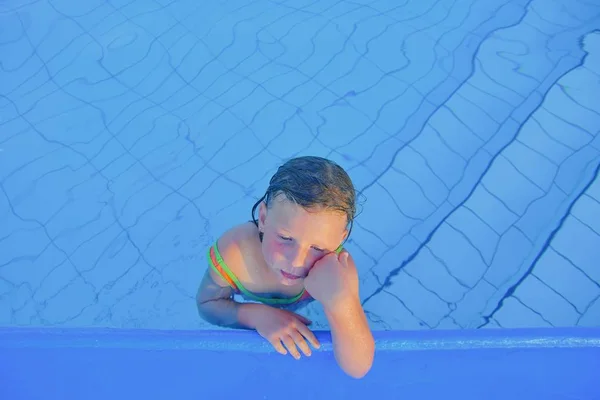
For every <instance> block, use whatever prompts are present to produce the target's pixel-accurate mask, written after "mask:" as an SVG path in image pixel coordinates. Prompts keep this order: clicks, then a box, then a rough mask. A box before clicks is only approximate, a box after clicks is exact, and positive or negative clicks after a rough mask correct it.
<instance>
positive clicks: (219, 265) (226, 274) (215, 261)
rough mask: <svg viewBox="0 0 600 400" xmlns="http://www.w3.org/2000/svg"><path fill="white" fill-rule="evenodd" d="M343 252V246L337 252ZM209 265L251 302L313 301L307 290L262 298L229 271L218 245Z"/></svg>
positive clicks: (213, 247)
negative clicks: (291, 295) (290, 294)
mask: <svg viewBox="0 0 600 400" xmlns="http://www.w3.org/2000/svg"><path fill="white" fill-rule="evenodd" d="M342 250H343V247H342V245H340V246H339V247H338V248H337V249H336V250H335V252H336V253H337V254H340V252H341V251H342ZM207 256H208V264H209V265H210V267H211V268H212V269H213V271H215V272H216V273H217V274H219V275H220V276H221V277H222V278H223V279H224V280H225V281H226V282H227V283H228V284H229V286H231V287H232V288H233V290H234V291H235V293H236V294H241V295H243V296H244V297H246V298H247V299H249V300H254V301H258V302H261V303H264V304H269V305H292V304H297V303H299V302H301V301H303V300H307V299H311V296H310V294H309V293H308V292H307V291H306V289H302V291H301V292H300V293H298V294H297V295H296V296H294V297H262V296H258V295H256V294H254V293H252V292H250V291H249V290H248V289H246V288H245V287H244V285H242V283H241V282H240V281H239V280H238V278H237V277H236V276H235V274H234V273H233V272H231V270H230V269H229V267H228V266H227V264H225V261H224V260H223V257H221V254H220V253H219V249H218V248H217V243H216V242H215V243H214V244H213V245H212V246H211V247H210V249H209V250H208V254H207Z"/></svg>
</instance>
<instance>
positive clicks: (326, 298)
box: [304, 250, 359, 309]
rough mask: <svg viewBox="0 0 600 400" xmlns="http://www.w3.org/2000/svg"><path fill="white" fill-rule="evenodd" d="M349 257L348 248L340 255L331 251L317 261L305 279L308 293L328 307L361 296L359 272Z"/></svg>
mask: <svg viewBox="0 0 600 400" xmlns="http://www.w3.org/2000/svg"><path fill="white" fill-rule="evenodd" d="M349 257H350V253H348V252H347V251H346V250H343V251H342V252H341V253H340V254H339V256H338V255H337V254H336V253H329V254H327V255H326V256H325V257H323V258H321V259H320V260H319V261H317V262H316V263H315V265H314V266H313V267H312V269H311V270H310V272H309V273H308V276H307V277H306V278H305V279H304V287H305V288H306V290H307V291H308V293H310V295H311V296H312V297H313V298H314V299H315V300H317V301H319V302H320V303H321V304H322V305H323V307H324V308H326V309H327V308H334V307H335V306H336V305H337V304H340V303H341V302H344V301H346V300H348V299H352V300H356V299H358V297H359V294H358V272H357V271H356V267H355V265H354V262H353V261H352V260H349Z"/></svg>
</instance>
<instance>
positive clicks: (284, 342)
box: [196, 268, 320, 358]
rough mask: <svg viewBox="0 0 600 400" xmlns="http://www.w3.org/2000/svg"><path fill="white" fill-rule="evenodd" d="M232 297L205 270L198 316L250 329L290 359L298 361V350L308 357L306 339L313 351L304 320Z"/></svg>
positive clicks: (198, 297)
mask: <svg viewBox="0 0 600 400" xmlns="http://www.w3.org/2000/svg"><path fill="white" fill-rule="evenodd" d="M232 297H233V290H232V289H231V287H230V286H229V285H228V284H227V282H225V281H224V280H223V278H221V277H220V276H218V275H217V274H215V273H214V272H213V271H212V269H211V268H208V270H207V271H206V273H205V275H204V278H203V279H202V282H201V283H200V287H199V288H198V293H197V294H196V304H197V305H198V313H199V314H200V316H201V317H202V318H203V319H204V320H206V321H207V322H209V323H211V324H214V325H219V326H224V327H228V328H240V329H254V330H256V331H257V332H258V333H259V334H260V335H261V336H262V337H264V338H265V339H267V340H268V341H269V342H270V343H271V344H272V345H273V347H274V348H275V350H276V351H277V352H279V353H281V354H288V352H289V354H291V355H292V356H293V357H294V358H300V352H299V351H298V348H299V349H300V350H301V351H302V352H303V353H304V354H305V355H307V356H309V355H310V354H311V350H310V348H309V346H308V344H307V342H306V341H307V340H308V342H309V343H311V344H312V345H313V347H315V348H318V347H319V346H320V344H319V341H318V340H317V338H316V337H315V335H314V334H313V333H312V332H311V331H310V329H308V327H307V325H308V324H310V321H309V320H308V319H306V318H305V317H303V316H301V315H298V314H295V313H293V312H291V311H287V310H279V309H276V308H273V307H270V306H267V305H265V304H254V303H237V302H235V301H233V298H232Z"/></svg>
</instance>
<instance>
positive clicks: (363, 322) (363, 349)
mask: <svg viewBox="0 0 600 400" xmlns="http://www.w3.org/2000/svg"><path fill="white" fill-rule="evenodd" d="M324 310H325V316H326V317H327V320H328V321H329V326H330V327H331V339H332V341H333V353H334V355H335V359H336V361H337V363H338V365H339V366H340V367H341V368H342V369H343V370H344V372H346V373H347V374H348V375H350V376H352V377H353V378H362V377H363V376H365V375H366V374H367V372H369V370H370V369H371V366H372V365H373V358H374V353H375V341H374V340H373V335H372V334H371V330H370V329H369V324H368V322H367V317H366V316H365V313H364V311H363V308H362V306H361V304H360V300H359V298H358V297H357V298H356V299H347V300H344V301H343V302H340V303H338V304H336V305H335V306H332V307H331V308H324Z"/></svg>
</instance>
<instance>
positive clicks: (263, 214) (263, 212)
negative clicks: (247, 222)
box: [258, 201, 267, 232]
mask: <svg viewBox="0 0 600 400" xmlns="http://www.w3.org/2000/svg"><path fill="white" fill-rule="evenodd" d="M266 220H267V205H266V204H265V202H264V201H262V202H261V203H260V205H259V206H258V230H259V231H261V232H262V231H264V229H265V222H266Z"/></svg>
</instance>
